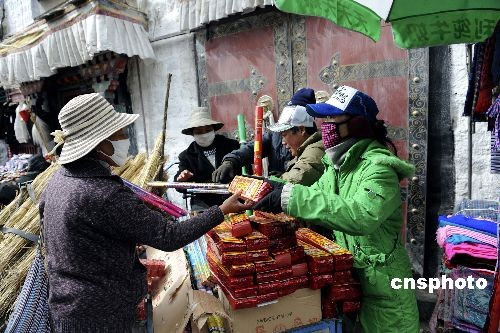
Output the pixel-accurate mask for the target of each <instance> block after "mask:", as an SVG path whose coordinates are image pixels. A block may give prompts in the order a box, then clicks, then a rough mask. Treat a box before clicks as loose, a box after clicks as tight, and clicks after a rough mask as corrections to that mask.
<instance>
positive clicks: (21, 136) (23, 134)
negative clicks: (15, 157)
mask: <svg viewBox="0 0 500 333" xmlns="http://www.w3.org/2000/svg"><path fill="white" fill-rule="evenodd" d="M21 111H23V112H25V104H24V103H21V104H19V105H18V106H17V108H16V119H15V120H14V133H15V135H16V140H17V141H18V142H19V143H28V141H29V140H30V132H29V131H28V126H27V124H26V122H25V121H24V120H23V117H22V116H21ZM28 119H29V116H28Z"/></svg>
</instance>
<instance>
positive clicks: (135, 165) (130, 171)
mask: <svg viewBox="0 0 500 333" xmlns="http://www.w3.org/2000/svg"><path fill="white" fill-rule="evenodd" d="M145 160H146V154H144V153H140V154H137V156H136V157H135V158H134V159H133V160H132V162H131V165H130V167H129V168H127V170H125V171H124V172H123V173H122V175H121V177H122V178H125V179H131V178H132V177H134V175H135V174H136V173H137V170H139V169H140V168H141V167H142V166H143V165H144V161H145Z"/></svg>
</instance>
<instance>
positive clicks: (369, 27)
mask: <svg viewBox="0 0 500 333" xmlns="http://www.w3.org/2000/svg"><path fill="white" fill-rule="evenodd" d="M276 7H278V8H279V9H280V10H281V11H284V12H288V13H294V14H299V15H308V16H319V17H324V18H327V19H329V20H331V21H332V22H334V23H336V24H337V25H340V26H342V27H344V28H347V29H350V30H354V31H357V32H360V33H362V34H364V35H366V36H368V37H370V38H371V39H373V40H374V41H377V40H378V39H379V38H380V24H381V20H384V21H386V22H390V23H391V25H392V32H393V37H394V42H395V43H396V45H398V46H399V47H401V48H415V47H426V46H433V45H448V44H456V43H476V42H481V41H484V40H485V39H486V38H488V37H489V36H491V34H492V33H493V30H494V29H495V26H496V24H497V22H498V21H499V20H500V0H276Z"/></svg>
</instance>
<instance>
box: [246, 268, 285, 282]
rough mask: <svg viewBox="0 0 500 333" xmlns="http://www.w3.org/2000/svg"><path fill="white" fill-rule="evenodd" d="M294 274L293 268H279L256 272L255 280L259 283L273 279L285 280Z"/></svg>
mask: <svg viewBox="0 0 500 333" xmlns="http://www.w3.org/2000/svg"><path fill="white" fill-rule="evenodd" d="M292 275H293V273H292V269H291V268H288V269H278V270H275V271H270V272H262V273H256V276H255V281H256V282H257V283H265V282H271V281H278V280H285V279H288V278H291V277H292Z"/></svg>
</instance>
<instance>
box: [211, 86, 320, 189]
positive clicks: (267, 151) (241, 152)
mask: <svg viewBox="0 0 500 333" xmlns="http://www.w3.org/2000/svg"><path fill="white" fill-rule="evenodd" d="M311 103H316V97H315V93H314V90H313V89H310V88H302V89H299V90H298V91H297V92H296V93H295V94H294V95H293V96H292V98H291V99H290V101H289V102H288V104H287V106H285V109H287V110H292V109H294V108H295V107H298V106H301V107H305V106H306V105H307V104H311ZM283 112H285V110H283V111H282V114H283ZM280 119H281V117H280ZM308 124H309V123H308ZM310 126H311V127H310V128H312V126H313V125H310ZM292 127H293V126H292ZM305 127H309V126H305ZM288 129H291V127H289V128H288ZM298 130H300V129H298ZM294 131H295V129H294ZM279 132H280V131H267V132H266V133H264V135H263V137H262V157H263V158H267V159H268V162H269V166H268V171H269V174H270V175H273V176H280V178H282V179H286V180H288V181H293V180H294V179H295V180H296V182H299V183H300V182H301V181H302V179H303V178H304V177H305V178H308V177H309V174H310V173H309V172H306V173H303V175H302V176H299V174H298V173H295V171H299V170H298V169H295V170H293V165H297V164H296V162H297V159H298V157H297V156H298V155H301V154H302V152H300V151H301V150H302V149H305V146H304V147H302V148H300V149H299V147H298V146H297V147H294V148H293V149H295V150H296V153H297V155H294V156H292V154H291V151H290V149H289V147H288V148H287V146H286V144H285V142H284V140H283V137H282V135H281V134H280V133H279ZM307 132H308V133H303V134H304V135H301V134H299V135H298V136H295V135H294V137H295V138H296V139H299V138H300V136H304V137H306V136H307V137H309V136H310V135H311V134H312V133H313V130H311V129H308V130H307ZM316 139H317V140H316ZM312 140H314V142H317V141H319V140H320V138H319V139H318V138H316V137H315V138H313V139H312ZM300 141H302V140H300ZM302 143H303V142H301V143H300V144H302ZM309 143H313V142H311V141H309V142H308V144H309ZM299 146H300V145H299ZM253 153H254V143H253V142H251V143H248V144H245V145H243V146H242V147H241V148H239V149H238V150H235V151H232V152H231V153H230V154H227V155H226V156H224V160H223V163H222V165H221V166H220V167H219V168H218V169H217V170H215V172H214V174H213V175H212V179H213V181H214V182H216V183H229V182H230V181H231V180H232V179H233V178H234V176H235V175H236V173H235V170H237V169H238V168H240V167H241V166H242V165H246V164H251V163H253ZM307 155H308V154H307V153H306V156H307ZM303 161H304V159H303ZM302 165H303V164H302ZM300 166H301V163H299V164H298V165H297V167H300ZM320 168H321V167H320ZM311 171H312V170H311ZM284 173H288V175H285V176H284V177H282V176H283V175H284ZM287 178H289V179H287ZM306 182H307V181H306Z"/></svg>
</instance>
